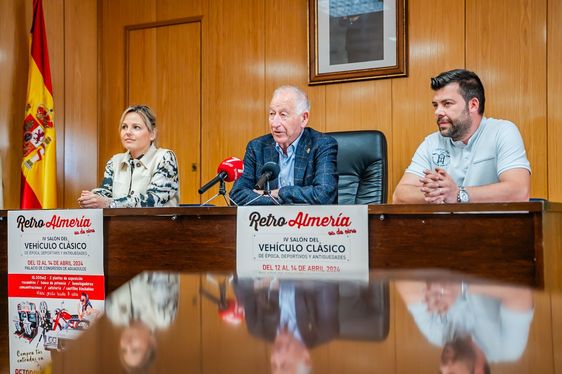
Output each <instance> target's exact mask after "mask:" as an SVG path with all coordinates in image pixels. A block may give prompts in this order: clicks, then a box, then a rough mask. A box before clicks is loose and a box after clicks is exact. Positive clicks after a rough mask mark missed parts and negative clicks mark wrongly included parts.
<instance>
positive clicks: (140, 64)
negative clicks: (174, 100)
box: [108, 27, 160, 134]
mask: <svg viewBox="0 0 562 374" xmlns="http://www.w3.org/2000/svg"><path fill="white" fill-rule="evenodd" d="M125 43H126V44H127V45H126V47H125V60H126V63H125V79H126V82H127V83H126V86H125V105H124V107H127V106H129V105H134V104H146V105H148V106H150V107H151V108H152V109H153V110H154V112H155V113H156V117H157V118H156V119H157V121H159V119H160V116H159V111H158V107H157V104H158V89H157V87H158V79H159V78H158V76H157V74H158V62H157V60H158V53H157V50H158V49H157V42H156V28H155V27H147V28H143V29H135V30H128V31H125ZM123 109H124V108H123ZM118 120H119V119H118ZM111 128H112V126H111V125H110V126H109V127H108V130H109V131H111ZM118 128H119V123H118V121H117V122H116V123H115V126H114V127H113V129H114V130H115V132H116V133H117V134H119V130H118Z"/></svg>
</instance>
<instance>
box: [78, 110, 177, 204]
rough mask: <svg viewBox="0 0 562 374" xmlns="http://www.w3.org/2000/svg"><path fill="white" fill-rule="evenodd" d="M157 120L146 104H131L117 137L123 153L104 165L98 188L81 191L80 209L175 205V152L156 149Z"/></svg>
mask: <svg viewBox="0 0 562 374" xmlns="http://www.w3.org/2000/svg"><path fill="white" fill-rule="evenodd" d="M156 132H157V129H156V117H155V115H154V113H153V112H152V110H151V109H150V108H149V107H148V106H146V105H133V106H130V107H128V108H127V109H125V111H124V112H123V114H122V115H121V121H120V135H121V143H122V144H123V147H125V148H126V149H127V152H125V153H119V154H116V155H115V156H113V157H112V158H111V159H110V160H109V161H108V162H107V164H106V166H105V172H104V178H103V181H102V184H101V186H100V187H99V188H95V189H93V190H92V191H82V194H81V195H80V197H79V198H78V203H79V204H80V207H82V208H132V207H162V206H177V205H178V203H179V181H178V164H177V161H176V156H175V155H174V153H173V152H172V151H170V150H168V149H164V148H156V146H155V144H154V143H155V140H156Z"/></svg>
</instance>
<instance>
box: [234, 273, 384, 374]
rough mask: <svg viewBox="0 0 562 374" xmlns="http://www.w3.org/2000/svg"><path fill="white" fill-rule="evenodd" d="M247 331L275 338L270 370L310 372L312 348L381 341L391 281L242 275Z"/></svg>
mask: <svg viewBox="0 0 562 374" xmlns="http://www.w3.org/2000/svg"><path fill="white" fill-rule="evenodd" d="M234 290H235V293H236V297H237V299H238V301H239V302H240V304H241V305H242V306H243V308H244V311H245V316H246V326H247V329H248V332H249V333H250V334H252V335H253V336H256V337H259V338H261V339H264V340H266V341H269V342H272V343H273V345H272V348H271V357H270V363H271V372H272V373H281V372H296V373H299V372H309V371H311V370H312V360H311V356H310V352H309V350H310V349H311V348H314V347H316V346H318V345H321V344H324V343H327V342H329V341H331V340H333V339H339V338H344V339H351V340H353V339H357V340H362V339H373V340H382V339H384V338H385V337H386V335H387V333H388V312H389V311H388V285H386V284H385V283H383V282H373V283H370V284H361V283H333V282H322V281H294V280H279V279H240V280H236V282H235V284H234Z"/></svg>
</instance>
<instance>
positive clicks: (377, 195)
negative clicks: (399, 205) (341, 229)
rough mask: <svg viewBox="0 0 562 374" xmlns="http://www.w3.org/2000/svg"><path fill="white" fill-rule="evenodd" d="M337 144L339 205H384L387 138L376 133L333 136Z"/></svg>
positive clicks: (337, 133) (344, 133) (371, 131)
mask: <svg viewBox="0 0 562 374" xmlns="http://www.w3.org/2000/svg"><path fill="white" fill-rule="evenodd" d="M328 135H330V136H332V137H333V138H334V139H336V141H337V142H338V168H337V170H338V175H339V184H338V204H384V203H386V198H387V175H388V163H387V156H386V138H385V136H384V134H383V133H382V132H380V131H377V130H367V131H341V132H331V133H328Z"/></svg>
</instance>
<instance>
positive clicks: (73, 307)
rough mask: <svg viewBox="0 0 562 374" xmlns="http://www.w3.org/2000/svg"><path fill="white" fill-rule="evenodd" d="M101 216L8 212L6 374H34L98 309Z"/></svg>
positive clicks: (101, 283)
mask: <svg viewBox="0 0 562 374" xmlns="http://www.w3.org/2000/svg"><path fill="white" fill-rule="evenodd" d="M104 283H105V280H104V274H103V210H102V209H84V210H20V211H9V212H8V323H9V326H8V332H9V344H10V371H11V372H12V373H39V372H40V370H41V368H42V367H43V366H44V365H45V364H46V363H48V362H49V361H50V359H51V354H50V350H55V349H56V350H60V349H63V348H64V346H65V344H66V342H67V341H68V340H69V339H75V338H76V337H77V336H78V335H79V334H80V333H81V331H83V330H85V329H87V328H88V327H89V326H90V325H91V324H92V323H93V321H94V319H95V318H97V317H99V316H100V315H101V314H102V312H103V308H104V300H105V290H104Z"/></svg>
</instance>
